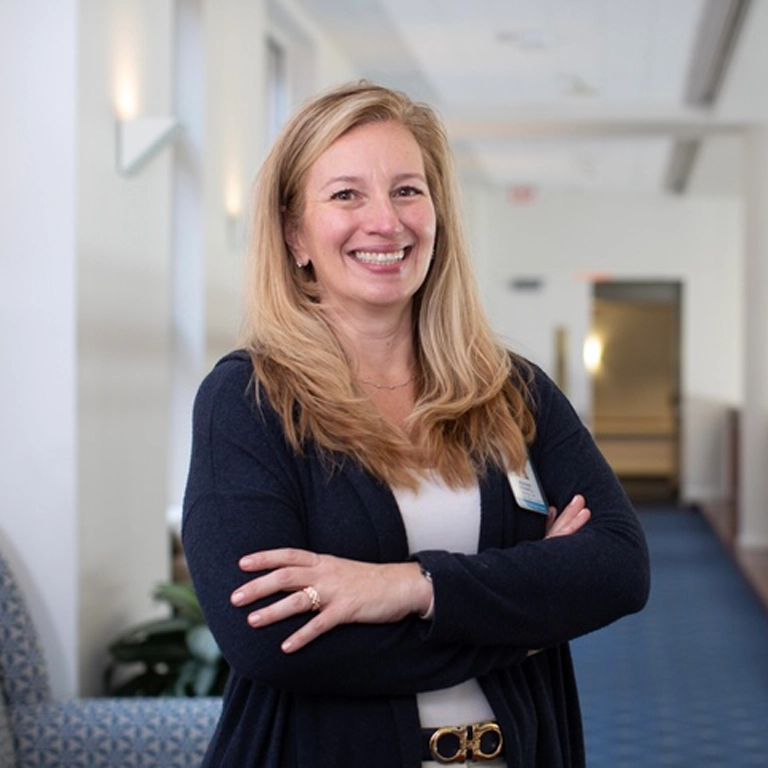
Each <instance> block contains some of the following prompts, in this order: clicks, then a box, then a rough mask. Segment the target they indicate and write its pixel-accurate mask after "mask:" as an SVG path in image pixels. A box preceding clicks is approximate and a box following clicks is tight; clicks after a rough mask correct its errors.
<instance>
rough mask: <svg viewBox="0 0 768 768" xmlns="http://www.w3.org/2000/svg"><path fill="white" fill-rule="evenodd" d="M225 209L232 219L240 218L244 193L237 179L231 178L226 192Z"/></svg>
mask: <svg viewBox="0 0 768 768" xmlns="http://www.w3.org/2000/svg"><path fill="white" fill-rule="evenodd" d="M224 209H225V210H226V212H227V216H228V217H229V218H231V219H237V218H240V216H241V215H242V213H243V195H242V192H241V191H240V184H239V183H238V181H237V180H236V179H230V180H229V182H228V183H227V188H226V191H225V193H224Z"/></svg>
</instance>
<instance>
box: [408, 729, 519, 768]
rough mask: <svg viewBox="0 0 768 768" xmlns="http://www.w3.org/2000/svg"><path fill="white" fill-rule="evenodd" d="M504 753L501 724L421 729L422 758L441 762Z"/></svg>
mask: <svg viewBox="0 0 768 768" xmlns="http://www.w3.org/2000/svg"><path fill="white" fill-rule="evenodd" d="M503 754H504V736H503V734H502V733H501V728H499V725H498V723H492V722H488V723H472V724H471V725H456V726H454V725H449V726H446V727H444V728H422V730H421V759H422V760H426V761H428V760H435V761H437V762H438V763H464V762H466V761H467V760H474V761H477V762H480V761H483V760H493V759H495V758H497V757H501V756H502V755H503Z"/></svg>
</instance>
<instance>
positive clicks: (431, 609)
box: [419, 563, 435, 620]
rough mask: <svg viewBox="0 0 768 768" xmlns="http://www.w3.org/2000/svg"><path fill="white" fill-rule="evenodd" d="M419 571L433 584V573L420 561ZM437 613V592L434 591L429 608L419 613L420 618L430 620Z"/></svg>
mask: <svg viewBox="0 0 768 768" xmlns="http://www.w3.org/2000/svg"><path fill="white" fill-rule="evenodd" d="M419 571H420V572H421V575H422V576H423V577H424V578H425V579H426V580H427V581H428V582H429V583H430V584H431V583H432V574H431V573H430V572H429V571H428V570H427V568H426V567H425V566H424V564H423V563H419ZM434 614H435V593H434V591H433V592H432V599H431V600H430V601H429V608H427V610H426V611H425V612H424V613H420V614H419V618H420V619H425V620H429V619H431V618H432V617H433V616H434Z"/></svg>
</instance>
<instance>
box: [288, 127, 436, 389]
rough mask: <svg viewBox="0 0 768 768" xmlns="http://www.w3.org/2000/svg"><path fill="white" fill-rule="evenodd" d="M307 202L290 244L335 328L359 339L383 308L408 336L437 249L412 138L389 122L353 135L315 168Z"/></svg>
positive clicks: (309, 180)
mask: <svg viewBox="0 0 768 768" xmlns="http://www.w3.org/2000/svg"><path fill="white" fill-rule="evenodd" d="M305 195H306V199H305V200H304V210H303V212H302V215H301V218H300V220H299V221H297V222H289V223H288V224H287V226H286V230H287V231H286V240H287V242H288V244H289V245H290V247H291V250H292V252H293V254H294V256H295V258H296V259H297V260H298V261H299V262H301V263H302V264H306V265H311V267H312V269H313V271H314V277H315V280H316V281H317V287H318V295H319V296H320V298H321V302H322V304H323V305H324V307H325V308H326V310H327V311H328V313H329V315H332V316H333V322H334V325H335V326H338V325H339V324H341V325H342V326H346V325H348V324H350V323H351V324H352V325H353V328H349V329H348V330H347V332H348V333H355V328H356V327H357V326H358V325H359V324H365V323H367V322H376V318H377V317H378V316H380V315H381V313H382V310H384V309H385V308H386V309H387V310H388V312H389V315H390V317H391V318H392V319H391V320H390V323H391V324H393V325H394V323H397V325H399V326H400V327H401V328H402V330H403V332H404V333H405V334H406V335H408V334H409V333H410V327H411V299H412V298H413V296H414V294H415V293H416V291H418V289H419V288H420V287H421V285H422V284H423V282H424V279H425V278H426V275H427V270H428V269H429V264H430V259H431V255H432V250H433V248H434V243H435V208H434V205H433V203H432V199H431V197H430V192H429V186H428V184H427V179H426V176H425V173H424V161H423V159H422V156H421V150H420V149H419V145H418V144H417V143H416V139H415V138H414V137H413V134H412V133H411V132H410V131H409V130H408V129H407V128H405V127H404V126H403V125H402V124H401V123H398V122H395V121H391V120H390V121H386V122H379V123H368V124H364V125H361V126H358V127H357V128H353V129H352V130H350V131H349V132H348V133H346V134H344V135H343V136H342V137H341V138H339V139H337V140H336V141H335V142H334V143H333V144H332V145H331V146H330V147H329V148H328V149H326V150H325V152H323V154H322V155H320V157H319V158H318V159H317V160H316V161H315V163H314V164H313V165H312V168H311V170H310V171H309V173H308V174H307V180H306V188H305ZM368 318H370V320H368ZM392 373H393V375H394V377H395V378H396V377H397V374H398V372H397V371H393V372H392Z"/></svg>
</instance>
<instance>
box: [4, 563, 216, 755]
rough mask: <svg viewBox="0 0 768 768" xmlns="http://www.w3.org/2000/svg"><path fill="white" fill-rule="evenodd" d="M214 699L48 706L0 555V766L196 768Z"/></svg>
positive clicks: (39, 662)
mask: <svg viewBox="0 0 768 768" xmlns="http://www.w3.org/2000/svg"><path fill="white" fill-rule="evenodd" d="M220 712H221V699H218V698H200V699H195V698H186V699H185V698H155V699H151V698H133V699H132V698H125V699H117V698H80V699H69V700H66V701H54V700H52V699H51V694H50V688H49V683H48V674H47V670H46V668H45V660H44V658H43V655H42V652H41V649H40V643H39V641H38V637H37V633H36V631H35V627H34V626H33V624H32V620H31V617H30V615H29V612H28V611H27V608H26V605H25V604H24V601H23V598H22V595H21V592H20V591H19V588H18V586H17V584H16V581H15V579H14V577H13V574H12V573H11V570H10V568H9V567H8V563H7V562H6V561H5V559H4V558H3V556H2V554H0V766H2V768H33V767H34V768H54V767H55V768H69V767H70V766H76V767H77V768H93V767H94V766H115V768H117V767H118V766H119V767H120V768H129V767H130V768H132V767H133V766H146V767H147V768H150V766H151V768H160V767H161V766H174V768H176V767H178V768H185V767H186V766H190V767H191V766H199V765H200V763H201V762H202V759H203V755H204V754H205V749H206V747H207V745H208V741H209V740H210V738H211V735H212V733H213V729H214V727H215V725H216V722H217V720H218V717H219V714H220Z"/></svg>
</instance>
